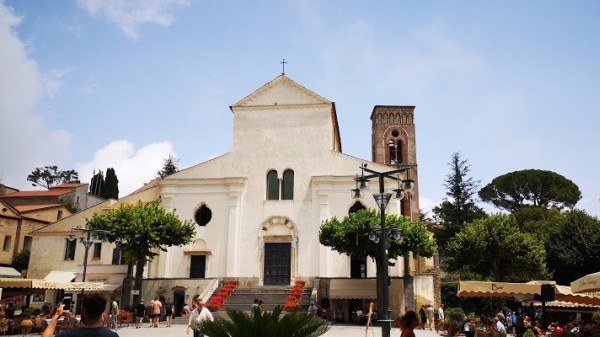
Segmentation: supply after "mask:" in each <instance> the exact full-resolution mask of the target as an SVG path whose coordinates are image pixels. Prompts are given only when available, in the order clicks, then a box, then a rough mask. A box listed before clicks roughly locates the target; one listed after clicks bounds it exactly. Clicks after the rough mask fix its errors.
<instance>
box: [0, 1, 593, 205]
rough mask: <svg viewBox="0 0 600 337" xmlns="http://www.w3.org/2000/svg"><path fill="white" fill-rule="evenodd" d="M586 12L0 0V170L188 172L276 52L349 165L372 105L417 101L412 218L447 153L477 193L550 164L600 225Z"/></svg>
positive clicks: (508, 6)
mask: <svg viewBox="0 0 600 337" xmlns="http://www.w3.org/2000/svg"><path fill="white" fill-rule="evenodd" d="M599 14H600V2H598V1H592V0H590V1H585V0H582V1H576V2H565V1H558V0H549V1H541V0H539V1H533V0H532V1H434V0H432V1H397V0H396V1H376V2H375V1H369V2H367V1H347V0H337V1H336V0H331V1H317V0H315V1H310V0H307V1H302V0H290V1H286V0H281V1H236V0H219V1H217V0H209V1H194V0H146V1H141V0H140V1H132V0H128V1H126V0H104V1H100V0H65V1H36V0H0V46H2V47H1V49H2V51H1V52H0V74H2V76H0V129H1V130H2V132H0V144H2V148H3V150H4V155H3V156H2V157H3V158H4V159H3V160H2V164H1V165H0V176H1V177H2V182H3V183H4V184H6V185H9V186H13V187H17V188H23V189H29V188H31V186H30V184H29V183H28V182H27V181H26V177H27V174H29V173H30V172H31V171H32V170H33V169H34V168H35V167H38V166H44V165H49V164H55V165H58V166H59V168H60V169H71V168H73V169H76V170H77V171H78V172H79V175H80V178H81V179H82V181H89V178H90V177H91V175H92V172H93V170H94V168H95V169H103V170H105V169H106V168H107V167H114V168H115V170H116V173H117V176H118V177H119V180H120V183H119V186H120V189H121V195H124V193H128V192H131V191H132V190H133V189H135V188H137V187H139V186H141V184H143V183H145V182H147V181H149V180H151V179H152V178H153V177H154V175H155V173H156V171H157V170H158V169H160V167H161V166H162V161H163V159H164V158H166V157H167V156H168V155H169V154H173V155H175V156H176V157H178V158H179V159H180V167H182V168H184V167H188V166H191V165H194V164H197V163H199V162H202V161H205V160H207V159H209V158H212V157H214V156H217V155H220V154H223V153H225V152H228V151H229V150H230V148H231V139H232V120H233V116H232V114H231V111H230V110H229V108H228V107H229V106H230V105H231V104H233V103H235V102H237V101H238V100H240V99H242V98H243V97H245V96H246V95H248V94H249V93H251V92H252V91H254V90H256V89H257V88H259V87H260V86H262V85H263V84H265V83H266V82H268V81H270V80H271V79H273V78H275V77H276V76H278V75H279V73H280V72H281V64H280V63H279V62H280V61H281V60H282V59H283V58H285V59H286V60H287V61H288V63H287V65H286V74H287V75H288V76H289V77H290V78H292V79H293V80H295V81H297V82H298V83H300V84H302V85H303V86H305V87H307V88H309V89H310V90H312V91H314V92H316V93H317V94H319V95H321V96H323V97H325V98H327V99H329V100H331V101H334V102H335V103H336V108H337V112H338V119H339V124H340V131H341V137H342V146H343V150H344V152H345V153H348V154H350V155H354V156H358V157H361V158H365V159H371V158H370V157H371V152H370V148H371V147H370V130H371V122H370V119H369V117H370V114H371V111H372V108H373V106H374V105H377V104H381V105H415V106H416V111H415V123H416V125H417V148H418V152H417V159H418V164H419V179H420V193H421V207H422V208H424V209H430V208H431V207H432V206H433V205H435V204H438V203H440V202H441V201H442V199H443V198H444V197H445V189H444V187H443V180H444V178H445V176H446V175H447V174H448V173H449V168H448V166H447V163H448V162H449V161H450V156H451V155H452V153H454V152H457V151H458V152H461V153H462V155H463V157H464V158H465V159H468V161H469V163H470V165H471V175H472V176H473V177H474V178H475V179H477V180H481V184H482V186H483V185H485V184H487V183H489V182H490V181H491V180H492V179H493V178H494V177H496V176H498V175H501V174H504V173H507V172H511V171H515V170H521V169H529V168H536V169H545V170H552V171H555V172H558V173H560V174H562V175H564V176H565V177H567V178H569V179H571V180H573V181H574V182H575V183H576V184H577V185H578V186H579V187H580V189H581V191H582V194H583V198H582V200H581V201H580V202H579V203H578V205H577V207H578V208H582V209H585V210H587V211H588V212H589V213H590V214H593V215H596V216H598V215H600V175H599V174H598V172H600V169H599V166H600V159H599V158H600V156H599V155H598V153H599V151H598V146H599V145H600V132H599V130H598V127H599V125H600V117H599V114H598V113H597V110H598V107H599V106H600V84H599V80H598V79H599V78H600V62H599V60H600V21H599V20H598V19H597V18H598V15H599ZM307 141H310V140H307ZM489 210H493V209H492V208H489Z"/></svg>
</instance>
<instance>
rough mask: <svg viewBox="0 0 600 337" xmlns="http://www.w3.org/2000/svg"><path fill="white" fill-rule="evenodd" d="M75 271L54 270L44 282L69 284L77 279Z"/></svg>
mask: <svg viewBox="0 0 600 337" xmlns="http://www.w3.org/2000/svg"><path fill="white" fill-rule="evenodd" d="M75 274H77V272H75V271H65V270H53V271H51V272H50V274H48V275H46V277H44V281H47V282H56V283H69V282H71V281H73V279H74V278H75Z"/></svg>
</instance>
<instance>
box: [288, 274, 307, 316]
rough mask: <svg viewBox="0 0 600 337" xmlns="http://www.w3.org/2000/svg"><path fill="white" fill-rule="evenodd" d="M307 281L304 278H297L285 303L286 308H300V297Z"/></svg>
mask: <svg viewBox="0 0 600 337" xmlns="http://www.w3.org/2000/svg"><path fill="white" fill-rule="evenodd" d="M305 284H306V282H304V281H303V280H296V282H294V287H293V288H292V289H291V290H290V295H289V296H288V298H287V299H286V300H285V303H284V304H283V308H284V309H298V308H300V297H302V293H303V292H304V285H305Z"/></svg>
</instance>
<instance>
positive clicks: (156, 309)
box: [151, 297, 163, 328]
mask: <svg viewBox="0 0 600 337" xmlns="http://www.w3.org/2000/svg"><path fill="white" fill-rule="evenodd" d="M151 306H152V324H151V327H154V328H158V321H159V320H160V313H161V311H162V306H163V305H162V302H161V301H160V299H159V298H158V297H156V298H154V301H152V305H151Z"/></svg>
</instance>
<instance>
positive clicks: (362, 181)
mask: <svg viewBox="0 0 600 337" xmlns="http://www.w3.org/2000/svg"><path fill="white" fill-rule="evenodd" d="M360 169H361V176H360V177H356V178H355V179H354V180H355V181H356V188H355V189H353V190H352V192H353V196H354V198H362V195H361V190H365V189H368V188H369V180H370V179H373V178H377V179H378V182H379V193H374V194H373V197H374V198H375V201H376V202H377V206H379V210H380V212H379V213H380V214H381V224H380V225H381V228H372V229H371V233H370V234H369V239H371V240H372V241H373V242H375V243H377V242H379V253H380V256H381V264H382V266H381V270H380V271H381V272H378V273H377V278H378V282H377V283H378V284H379V285H380V286H381V287H382V289H381V294H382V296H383V298H381V299H378V301H380V303H381V304H382V307H381V309H382V310H383V315H384V319H383V320H381V322H382V324H381V335H382V336H383V337H390V330H391V322H392V320H391V319H390V310H389V300H390V299H389V284H388V247H389V238H388V230H389V231H391V232H392V233H393V235H394V239H395V240H399V239H401V237H400V233H398V232H397V230H396V229H395V228H388V227H387V226H386V225H385V209H386V207H387V205H388V202H389V201H390V199H391V198H392V193H384V191H385V184H384V181H385V179H386V178H387V179H391V180H396V181H397V183H398V187H397V188H396V189H394V192H395V193H396V198H397V199H403V198H404V197H405V196H406V192H410V191H412V189H413V187H414V181H413V180H411V179H408V171H409V170H410V166H402V167H399V168H397V169H395V170H391V171H386V172H377V171H374V170H371V169H368V168H367V164H362V165H361V166H360ZM365 172H367V173H369V174H368V175H365ZM401 173H406V176H407V179H405V180H402V179H401V178H400V174H401ZM400 182H402V186H401V185H400ZM377 232H379V234H380V235H379V237H378V235H377V234H378V233H377ZM379 239H380V240H379ZM378 293H379V292H378Z"/></svg>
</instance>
